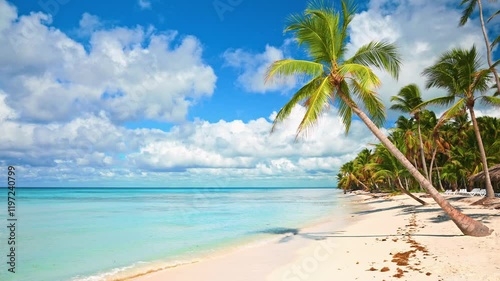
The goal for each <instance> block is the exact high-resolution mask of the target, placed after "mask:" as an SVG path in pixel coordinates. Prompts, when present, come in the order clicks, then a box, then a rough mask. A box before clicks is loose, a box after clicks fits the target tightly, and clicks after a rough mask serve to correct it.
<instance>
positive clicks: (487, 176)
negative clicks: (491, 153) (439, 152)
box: [468, 107, 495, 198]
mask: <svg viewBox="0 0 500 281" xmlns="http://www.w3.org/2000/svg"><path fill="white" fill-rule="evenodd" d="M468 108H469V112H470V119H471V120H472V126H474V133H475V134H476V138H477V145H478V146H479V153H480V154H481V162H483V171H484V177H485V181H486V198H495V191H493V186H492V185H491V179H490V171H489V169H488V161H487V160H486V153H485V152H484V146H483V140H482V139H481V134H480V133H479V126H478V125H477V120H476V114H475V113H474V109H473V108H472V107H468Z"/></svg>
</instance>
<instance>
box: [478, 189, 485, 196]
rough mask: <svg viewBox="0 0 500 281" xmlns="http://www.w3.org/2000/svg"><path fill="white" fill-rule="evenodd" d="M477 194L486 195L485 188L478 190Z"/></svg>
mask: <svg viewBox="0 0 500 281" xmlns="http://www.w3.org/2000/svg"><path fill="white" fill-rule="evenodd" d="M478 195H479V196H486V189H481V190H479V194H478Z"/></svg>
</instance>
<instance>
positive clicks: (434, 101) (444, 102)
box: [417, 96, 456, 108]
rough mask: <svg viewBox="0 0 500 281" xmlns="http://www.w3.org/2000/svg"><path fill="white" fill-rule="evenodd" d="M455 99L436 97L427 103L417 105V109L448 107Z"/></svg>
mask: <svg viewBox="0 0 500 281" xmlns="http://www.w3.org/2000/svg"><path fill="white" fill-rule="evenodd" d="M455 98H456V97H455V96H445V97H438V98H434V99H430V100H428V101H424V102H423V103H421V104H419V105H418V106H417V107H418V108H423V107H426V106H428V105H442V106H448V105H450V104H452V103H453V102H454V101H455Z"/></svg>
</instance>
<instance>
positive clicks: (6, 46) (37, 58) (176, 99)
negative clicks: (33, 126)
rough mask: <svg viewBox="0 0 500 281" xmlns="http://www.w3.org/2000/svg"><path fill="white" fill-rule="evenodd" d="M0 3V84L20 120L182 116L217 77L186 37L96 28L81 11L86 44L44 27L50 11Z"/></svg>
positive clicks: (96, 21) (195, 42)
mask: <svg viewBox="0 0 500 281" xmlns="http://www.w3.org/2000/svg"><path fill="white" fill-rule="evenodd" d="M1 3H2V5H1V6H0V9H1V10H0V14H5V15H6V17H5V18H4V17H2V20H1V23H0V26H1V27H2V29H1V30H0V33H1V34H0V44H1V45H2V46H3V47H2V49H1V50H0V74H1V75H0V83H1V84H2V90H3V91H4V92H5V93H6V95H7V97H6V98H5V102H6V103H7V104H8V105H9V106H11V107H12V108H13V109H14V110H15V111H16V112H18V114H19V118H20V119H22V120H28V121H36V122H54V121H65V120H66V121H68V120H71V119H73V118H77V117H79V116H82V115H84V114H87V113H93V114H98V112H100V111H101V110H104V111H106V112H107V113H108V115H109V118H110V119H111V120H113V121H118V122H121V121H127V120H141V119H144V118H146V119H152V120H159V121H181V120H183V119H184V117H185V116H186V114H187V111H188V108H189V107H190V106H191V105H192V104H193V103H195V102H196V101H197V100H198V99H200V98H202V97H207V96H211V95H212V93H213V91H214V88H215V82H216V76H215V74H214V71H213V69H212V68H211V67H210V66H209V65H206V64H205V63H204V62H203V60H202V52H203V50H202V47H201V43H200V42H199V41H198V39H197V38H195V37H193V36H184V37H182V38H179V37H178V36H177V33H176V32H174V31H167V32H160V31H157V30H155V29H154V28H153V27H149V28H143V27H140V26H138V27H135V28H123V27H116V28H112V29H102V28H101V29H99V28H98V27H100V23H99V19H98V18H97V17H95V16H92V15H89V14H84V15H83V17H82V19H81V21H80V31H81V32H87V33H88V34H89V36H90V41H89V47H88V49H85V47H84V46H83V45H82V44H81V43H79V42H76V41H74V40H73V39H71V38H69V37H68V36H67V35H66V34H64V33H63V32H61V31H60V30H58V29H56V28H54V27H51V26H50V22H51V17H50V16H48V15H45V14H43V13H32V14H30V15H26V16H20V17H17V16H16V15H15V9H13V8H12V7H10V6H6V5H5V2H4V1H1ZM13 13H14V16H13ZM16 19H17V20H16ZM33 46H36V48H33ZM40 54H43V55H40Z"/></svg>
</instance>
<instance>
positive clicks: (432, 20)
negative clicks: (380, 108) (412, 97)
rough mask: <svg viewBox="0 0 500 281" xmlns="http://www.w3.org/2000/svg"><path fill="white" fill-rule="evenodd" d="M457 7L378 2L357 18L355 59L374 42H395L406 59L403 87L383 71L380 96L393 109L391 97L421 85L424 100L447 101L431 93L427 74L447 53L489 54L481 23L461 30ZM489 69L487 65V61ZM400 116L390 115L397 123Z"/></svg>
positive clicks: (421, 0) (429, 0) (422, 2)
mask: <svg viewBox="0 0 500 281" xmlns="http://www.w3.org/2000/svg"><path fill="white" fill-rule="evenodd" d="M456 6H458V4H457V3H456V2H455V1H448V0H447V1H432V0H419V1H392V0H372V1H370V2H369V5H368V10H366V11H363V12H361V13H359V14H357V15H356V16H355V18H354V19H353V21H352V24H351V29H350V32H351V37H350V38H351V40H350V42H349V44H348V49H349V51H350V55H352V54H353V53H354V52H355V51H356V50H357V49H358V48H359V47H360V46H362V45H364V44H366V43H368V42H370V41H372V40H377V41H381V40H386V41H389V42H395V43H396V45H397V46H398V48H399V51H400V53H401V56H402V59H403V65H402V69H401V72H400V77H399V80H398V81H395V80H393V79H392V78H391V77H390V76H389V75H387V74H385V73H382V72H380V71H377V74H378V75H379V77H380V78H381V80H382V87H381V88H380V89H379V90H378V92H379V93H380V95H381V98H382V100H383V101H384V103H385V105H386V106H387V108H388V107H389V106H390V101H389V100H390V97H391V96H393V95H397V93H398V92H399V90H400V89H401V88H402V87H404V86H406V85H408V84H410V83H416V84H417V85H418V86H419V87H420V89H421V91H422V95H423V99H424V100H428V99H431V98H434V97H438V96H442V95H445V94H446V93H445V92H444V91H442V90H439V89H428V90H427V89H425V78H424V77H422V76H421V75H420V74H421V72H422V71H423V69H424V68H426V67H428V66H430V65H432V64H433V63H435V61H436V59H437V58H438V57H439V55H440V54H442V53H443V52H445V51H447V50H450V49H451V48H454V47H462V48H470V47H472V45H473V44H475V45H476V47H477V48H478V50H479V51H480V52H481V53H484V52H483V51H484V49H485V48H484V41H483V37H482V33H481V30H480V26H479V24H478V22H477V21H474V20H473V21H469V23H467V24H466V25H465V26H464V27H458V21H459V19H460V16H461V11H460V10H458V9H453V8H451V7H456ZM484 63H486V60H484ZM399 114H400V113H399V112H393V111H389V117H392V118H394V117H395V116H397V115H399Z"/></svg>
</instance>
